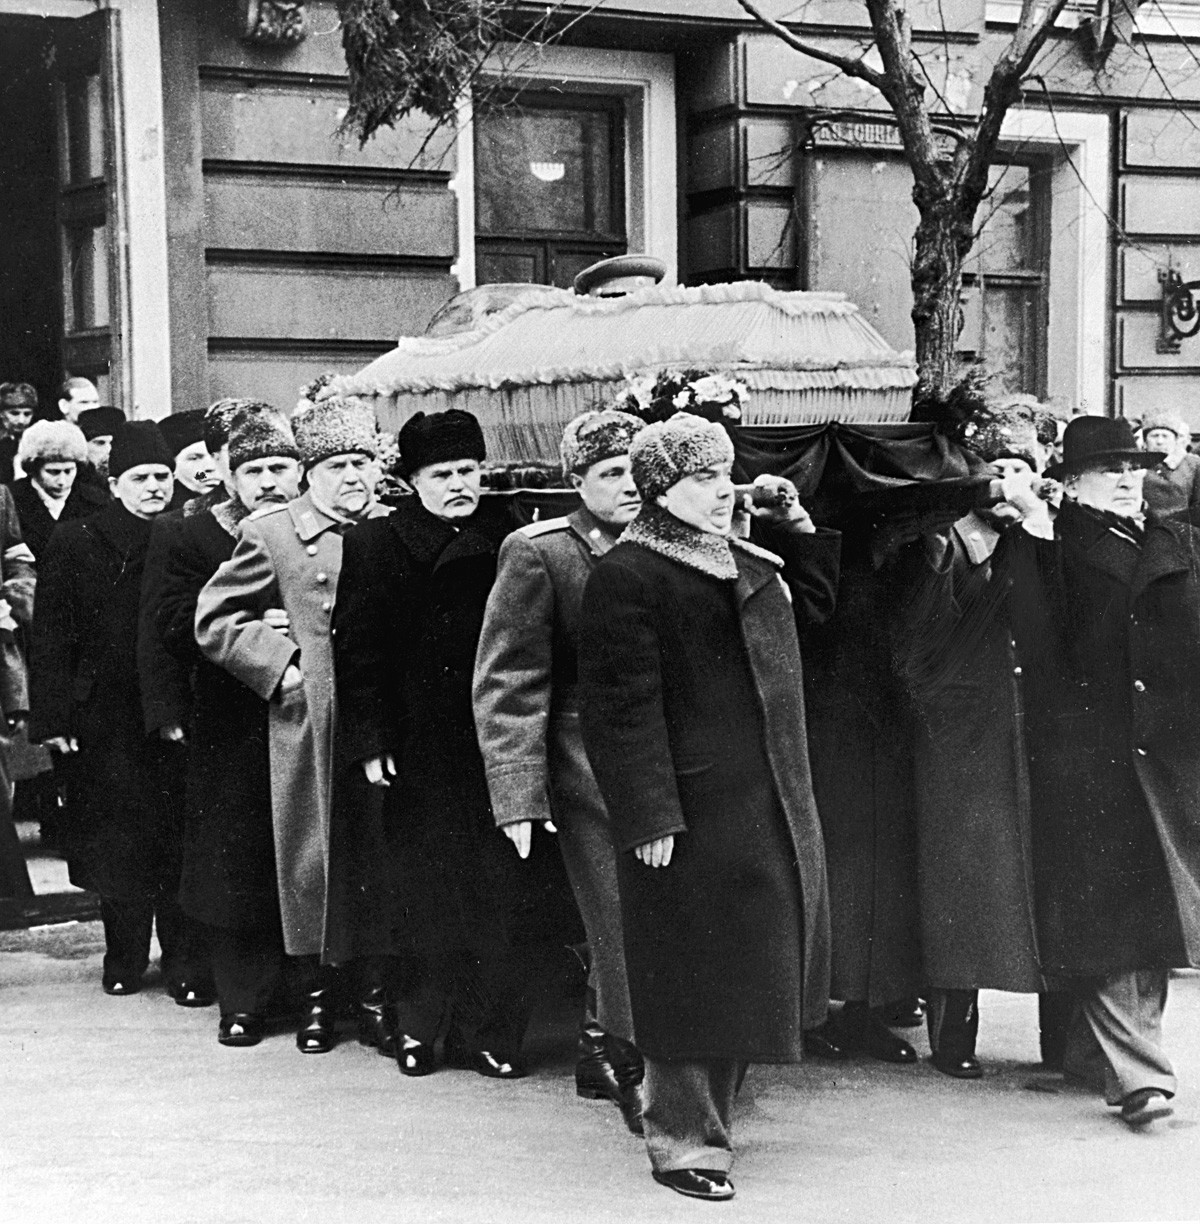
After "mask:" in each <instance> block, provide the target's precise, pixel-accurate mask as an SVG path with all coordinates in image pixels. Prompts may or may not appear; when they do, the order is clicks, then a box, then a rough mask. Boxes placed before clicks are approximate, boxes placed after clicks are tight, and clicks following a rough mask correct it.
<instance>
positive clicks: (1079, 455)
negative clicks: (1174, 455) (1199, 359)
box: [1046, 416, 1166, 480]
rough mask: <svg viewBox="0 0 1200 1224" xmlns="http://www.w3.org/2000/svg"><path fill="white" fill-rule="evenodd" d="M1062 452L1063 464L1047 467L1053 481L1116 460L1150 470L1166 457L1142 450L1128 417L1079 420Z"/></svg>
mask: <svg viewBox="0 0 1200 1224" xmlns="http://www.w3.org/2000/svg"><path fill="white" fill-rule="evenodd" d="M1062 453H1063V457H1062V460H1061V461H1060V462H1058V463H1048V464H1047V465H1046V475H1047V476H1049V477H1050V479H1051V480H1062V479H1063V478H1064V477H1068V476H1078V475H1079V473H1080V472H1086V471H1087V470H1088V468H1094V467H1102V466H1103V465H1104V464H1106V463H1111V462H1112V461H1114V460H1122V461H1125V462H1128V463H1132V464H1135V465H1136V466H1137V467H1145V468H1150V467H1154V466H1155V465H1156V464H1158V463H1161V462H1162V460H1163V459H1165V458H1166V455H1165V454H1164V453H1163V452H1162V451H1147V450H1141V449H1140V448H1139V447H1138V445H1137V441H1136V440H1135V438H1134V436H1133V427H1132V426H1131V425H1130V424H1129V422H1128V421H1127V420H1125V418H1124V417H1103V416H1077V417H1075V419H1074V420H1072V421H1071V422H1070V424H1069V425H1068V426H1067V428H1066V430H1065V431H1064V432H1063V439H1062Z"/></svg>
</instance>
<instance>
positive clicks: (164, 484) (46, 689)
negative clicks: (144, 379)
mask: <svg viewBox="0 0 1200 1224" xmlns="http://www.w3.org/2000/svg"><path fill="white" fill-rule="evenodd" d="M172 462H173V456H172V455H171V452H170V450H169V449H168V448H167V445H166V443H165V442H164V441H163V438H162V434H161V433H160V432H159V429H158V426H157V425H155V424H154V423H153V422H149V421H139V422H132V423H129V424H126V425H123V426H121V427H119V428H118V429H117V430H116V433H115V436H114V438H113V445H112V450H111V454H110V459H109V481H110V484H111V488H112V493H113V500H112V501H111V502H110V503H109V504H108V505H107V506H106V507H105V508H104V509H103V510H101V511H100V512H99V513H97V514H94V515H92V516H90V517H89V518H86V519H80V520H78V521H75V522H70V523H64V524H62V525H61V526H60V527H59V528H58V529H57V530H56V531H55V533H54V535H53V536H52V537H51V540H50V544H49V546H48V548H47V549H46V554H45V557H44V559H43V560H42V563H41V565H40V566H39V568H40V571H41V572H40V574H39V583H38V598H37V604H36V607H35V610H34V619H33V632H32V651H31V654H32V666H31V669H30V670H31V676H32V698H33V700H32V719H31V727H30V732H31V738H34V739H38V740H42V741H43V742H45V743H47V744H48V745H49V746H50V747H52V748H53V749H55V750H56V751H57V752H59V753H61V754H63V755H66V754H68V753H77V758H76V762H75V767H74V770H73V774H72V778H73V783H72V786H73V790H72V806H71V811H70V816H71V823H72V825H73V826H74V827H73V828H71V829H69V830H67V837H66V841H67V846H66V849H67V852H68V853H67V861H68V865H69V868H70V873H71V880H72V882H73V883H74V884H76V885H78V886H79V887H81V888H88V889H91V890H92V891H94V892H97V893H99V894H100V899H101V916H102V918H103V920H104V936H105V944H106V951H105V956H104V971H103V979H102V984H103V987H104V990H105V991H106V992H107V993H108V994H113V995H128V994H134V993H136V992H137V991H138V990H140V989H141V980H142V973H143V971H144V970H145V968H146V965H147V963H148V959H149V954H150V934H151V928H152V927H153V926H157V929H158V939H159V943H160V945H161V947H162V954H163V955H162V960H163V964H162V969H163V977H164V979H165V983H166V986H167V989H168V990H169V991H172V992H174V991H176V990H177V989H178V988H179V986H180V984H181V983H186V982H188V981H190V980H192V979H194V977H195V974H196V970H195V966H194V965H193V964H192V963H191V960H192V955H193V951H194V947H195V945H194V942H193V940H192V938H191V933H190V932H189V929H188V927H189V924H188V923H187V921H186V920H185V918H184V916H183V914H182V913H181V911H180V908H179V904H178V901H177V895H178V892H179V871H180V857H181V853H182V844H181V833H182V830H181V827H180V825H181V821H180V813H179V812H178V811H176V810H174V809H173V807H172V805H171V804H170V802H169V796H170V793H171V789H172V787H171V782H170V776H171V774H172V773H173V772H174V771H175V770H176V769H177V768H178V766H179V761H178V756H177V753H178V747H177V746H176V745H172V744H167V743H164V742H163V741H161V740H158V739H150V738H148V737H147V736H146V735H145V734H144V732H143V726H142V710H141V695H140V692H139V684H138V672H137V661H136V643H137V625H138V601H139V597H140V594H141V585H142V571H143V565H144V561H145V556H146V549H147V547H148V546H149V542H150V530H151V523H152V521H153V519H154V518H155V517H156V516H157V515H159V514H161V513H162V511H163V510H164V508H165V507H166V505H167V503H168V501H169V500H170V497H171V467H172Z"/></svg>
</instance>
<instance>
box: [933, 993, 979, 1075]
mask: <svg viewBox="0 0 1200 1224" xmlns="http://www.w3.org/2000/svg"><path fill="white" fill-rule="evenodd" d="M928 1017H929V1049H930V1051H931V1053H930V1055H929V1061H930V1062H931V1063H933V1065H934V1066H935V1067H936V1068H937V1069H938V1070H939V1071H940V1072H941V1073H942V1074H943V1075H950V1076H953V1077H954V1078H955V1079H979V1078H980V1076H982V1075H983V1068H982V1067H981V1066H980V1065H979V1059H978V1058H976V1057H975V1042H976V1040H977V1039H978V1037H979V993H978V991H975V990H934V991H931V992H930V995H929V1011H928Z"/></svg>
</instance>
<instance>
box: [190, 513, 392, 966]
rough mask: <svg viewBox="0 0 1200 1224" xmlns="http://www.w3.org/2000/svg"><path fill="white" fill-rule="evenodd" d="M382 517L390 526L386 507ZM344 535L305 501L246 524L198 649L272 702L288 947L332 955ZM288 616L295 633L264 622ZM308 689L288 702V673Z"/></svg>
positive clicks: (274, 803)
mask: <svg viewBox="0 0 1200 1224" xmlns="http://www.w3.org/2000/svg"><path fill="white" fill-rule="evenodd" d="M372 512H373V513H375V514H386V513H387V511H386V510H385V509H384V508H383V507H375V508H373V511H372ZM341 568H342V533H341V524H339V522H338V521H337V520H335V519H333V518H330V517H329V516H328V515H327V514H325V513H323V512H322V511H321V510H320V509H318V507H317V506H316V505H315V504H314V503H313V500H312V498H311V496H310V495H309V494H307V493H305V494H303V495H302V496H300V497H298V498H296V500H295V501H292V502H289V503H288V504H287V505H286V506H278V507H271V508H270V509H266V510H260V511H258V512H257V513H255V514H253V515H251V516H250V518H248V519H246V520H245V521H244V522H243V523H242V526H241V536H240V538H239V540H238V543H237V546H236V547H235V548H234V551H233V556H232V557H231V558H230V559H229V560H228V561H226V562H225V563H224V564H223V565H222V566H221V567H220V569H218V570H217V572H216V573H215V574H214V575H213V577H212V578H211V579H210V580H209V582H208V584H207V585H206V586H205V587H204V589H203V590H202V591H201V592H200V597H199V599H198V601H197V604H196V642H197V644H198V645H199V647H200V650H201V652H202V653H203V654H204V655H205V656H206V657H207V658H208V659H209V660H211V661H212V662H213V663H216V664H217V665H218V666H220V667H223V668H225V670H226V671H228V672H229V673H230V674H231V675H233V676H235V677H237V679H239V680H240V681H241V682H242V683H243V684H244V685H246V687H247V688H249V689H250V690H251V691H252V692H254V693H256V694H257V695H258V696H259V697H260V698H262V699H263V700H264V701H267V702H269V727H270V736H269V743H270V761H271V810H272V814H273V821H274V828H275V866H276V870H277V871H278V873H279V904H280V911H281V914H282V918H283V939H284V947H285V948H286V949H287V952H288V955H289V956H319V955H323V954H324V953H325V950H326V918H327V898H328V866H329V834H330V816H331V811H332V804H333V734H334V683H333V641H332V626H333V608H334V602H335V600H336V598H337V590H338V576H339V574H340V572H341ZM268 608H282V609H284V611H286V612H287V614H288V617H289V621H290V625H289V628H288V631H287V633H282V632H280V631H279V630H278V629H273V628H271V627H270V626H269V625H268V624H267V623H266V622H265V621H264V620H263V619H262V617H263V613H264V612H265V611H266V610H267V609H268ZM291 663H295V664H297V665H298V666H299V668H300V672H301V674H302V676H303V678H304V682H303V684H301V685H299V686H297V687H296V688H295V689H293V690H292V691H291V692H288V693H283V694H280V693H279V692H278V689H279V681H280V680H281V679H282V678H283V674H284V672H285V671H286V670H287V667H288V665H289V664H291Z"/></svg>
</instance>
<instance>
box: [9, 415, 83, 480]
mask: <svg viewBox="0 0 1200 1224" xmlns="http://www.w3.org/2000/svg"><path fill="white" fill-rule="evenodd" d="M17 459H18V461H19V462H20V464H21V467H22V468H24V469H25V471H26V472H27V473H32V472H33V471H34V470H35V469H36V468H39V467H41V465H42V464H43V463H86V462H87V439H86V438H85V437H84V436H83V430H82V429H80V428H79V426H78V425H72V424H71V422H70V421H34V423H33V424H32V425H30V427H29V428H28V429H27V430H26V431H25V432H24V433H23V434H22V435H21V440H20V442H18V443H17Z"/></svg>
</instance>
